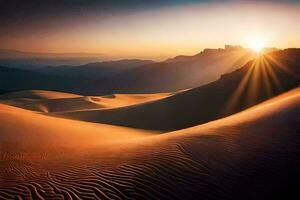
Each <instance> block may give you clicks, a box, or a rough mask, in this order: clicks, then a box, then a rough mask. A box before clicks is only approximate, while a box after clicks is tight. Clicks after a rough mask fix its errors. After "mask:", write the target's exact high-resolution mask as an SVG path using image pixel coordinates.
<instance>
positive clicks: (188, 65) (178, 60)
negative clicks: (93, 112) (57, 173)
mask: <svg viewBox="0 0 300 200" xmlns="http://www.w3.org/2000/svg"><path fill="white" fill-rule="evenodd" d="M255 56H256V55H255V54H254V53H253V51H251V50H249V49H245V48H242V47H239V46H230V45H226V46H225V48H224V49H205V50H204V51H202V52H200V53H199V54H196V55H194V56H177V57H175V58H172V59H168V60H166V61H164V62H158V63H151V64H147V65H144V66H143V67H138V68H134V69H132V70H127V71H124V72H123V73H121V74H118V75H116V76H114V77H109V78H107V79H106V80H103V79H99V80H96V81H94V82H93V83H92V84H90V83H89V85H86V88H87V90H86V91H87V93H91V94H93V93H98V92H99V91H101V93H102V94H103V93H104V94H110V93H154V92H170V91H177V90H181V89H186V88H193V87H198V86H200V85H203V84H205V83H209V82H211V81H214V80H217V79H218V78H219V77H220V76H221V74H224V73H228V72H231V71H233V70H235V69H237V68H239V67H241V66H243V65H244V64H245V63H247V62H248V61H250V60H252V59H254V58H255ZM94 85H97V86H98V87H97V89H96V88H94V87H93V86H94Z"/></svg>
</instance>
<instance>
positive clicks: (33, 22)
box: [0, 1, 300, 59]
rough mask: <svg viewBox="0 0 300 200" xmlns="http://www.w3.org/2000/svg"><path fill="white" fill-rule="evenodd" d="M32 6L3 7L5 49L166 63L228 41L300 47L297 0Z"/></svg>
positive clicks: (0, 35) (0, 44)
mask: <svg viewBox="0 0 300 200" xmlns="http://www.w3.org/2000/svg"><path fill="white" fill-rule="evenodd" d="M32 2H33V3H31V4H30V3H28V4H29V5H27V6H26V8H25V11H24V9H23V10H21V9H19V8H18V6H15V7H14V6H13V5H14V4H13V3H12V4H11V5H4V6H3V7H2V9H1V11H3V12H4V13H3V12H2V14H1V20H0V23H1V28H0V48H1V49H17V50H21V51H30V52H51V53H62V52H63V53H68V52H86V53H101V54H105V57H106V58H107V59H111V58H118V59H119V58H148V59H165V58H167V57H172V56H175V55H179V54H187V55H192V54H195V53H197V52H199V51H200V50H202V49H203V48H219V47H223V45H224V44H239V45H243V46H245V47H250V46H251V42H252V41H253V40H256V39H259V40H263V41H264V44H265V46H268V47H278V48H287V47H297V46H299V45H300V27H299V26H298V25H299V21H300V4H299V3H297V2H292V1H290V2H288V1H285V2H284V3H279V2H277V1H276V2H272V1H264V2H259V3H258V2H250V1H248V2H242V1H230V2H228V1H226V2H220V1H210V2H203V1H185V2H187V3H182V1H176V2H174V1H172V2H170V1H159V2H158V1H154V2H153V3H151V2H147V1H139V2H138V3H137V2H134V1H128V2H129V3H127V2H126V3H124V2H123V3H120V2H116V1H112V2H106V1H99V2H93V1H90V2H91V3H88V2H85V3H83V2H81V6H77V7H76V5H77V4H79V3H78V2H76V3H77V4H76V3H74V5H73V6H68V4H67V3H66V2H67V1H62V3H61V4H56V5H53V6H51V2H50V3H45V5H41V4H37V3H34V1H32ZM79 2H80V1H79ZM22 6H23V7H24V5H22ZM22 6H20V7H22ZM26 9H27V10H26ZM32 11H34V12H32Z"/></svg>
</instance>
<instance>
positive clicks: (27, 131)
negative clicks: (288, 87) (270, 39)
mask: <svg viewBox="0 0 300 200" xmlns="http://www.w3.org/2000/svg"><path fill="white" fill-rule="evenodd" d="M299 115H300V88H298V89H296V90H293V91H290V92H289V93H286V94H284V95H282V96H279V97H277V98H275V99H272V100H270V101H268V102H265V103H263V104H260V105H257V106H256V107H254V108H252V109H249V110H246V111H243V112H241V113H238V114H236V115H233V116H230V117H227V118H224V119H221V120H217V121H213V122H210V123H207V124H204V125H200V126H195V127H192V128H188V129H184V130H180V131H176V132H169V133H165V134H153V133H152V132H145V131H140V130H134V129H127V128H121V127H115V126H106V125H100V124H92V123H86V122H79V121H72V120H66V119H61V118H54V117H48V116H43V115H39V114H36V113H33V112H30V111H26V110H22V109H19V108H14V107H11V106H7V105H1V109H0V121H1V124H0V130H1V133H0V134H1V140H0V144H1V145H0V147H1V165H0V198H2V199H17V198H19V199H21V198H23V199H30V198H33V199H199V198H200V199H274V198H275V197H277V198H281V199H284V198H286V197H287V196H286V195H287V194H289V195H295V194H297V191H298V189H297V187H296V186H297V183H298V181H299V178H300V173H299V170H298V169H299V166H300V161H299V155H300V136H299V134H298V133H299V130H300V126H299V124H300V121H299V120H300V118H299ZM2 122H3V123H2Z"/></svg>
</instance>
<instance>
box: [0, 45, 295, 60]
mask: <svg viewBox="0 0 300 200" xmlns="http://www.w3.org/2000/svg"><path fill="white" fill-rule="evenodd" d="M226 46H229V47H230V46H231V47H238V48H239V47H241V48H242V49H245V50H249V51H252V52H254V53H255V49H253V48H252V47H244V46H242V45H238V44H237V45H234V44H224V45H223V46H222V47H216V48H210V47H205V48H203V49H199V50H198V51H196V52H195V53H192V54H180V53H179V54H176V55H172V56H170V57H162V58H153V57H143V56H129V57H126V56H124V57H105V54H104V53H94V52H37V51H36V52H31V51H22V50H18V49H0V51H3V52H14V53H20V54H35V56H38V55H40V56H41V57H38V58H43V56H47V57H48V58H51V57H52V56H53V58H55V56H61V57H62V58H66V59H67V58H73V57H74V58H75V57H78V58H81V57H82V58H84V57H86V58H89V57H90V58H99V59H100V60H99V61H100V62H101V61H103V62H106V61H118V60H131V59H132V60H134V59H138V60H153V61H156V62H162V61H165V60H167V59H172V58H175V57H177V56H195V55H197V54H200V53H203V52H204V51H205V50H209V49H213V50H219V49H222V50H226ZM270 49H277V50H285V49H294V48H293V47H287V48H278V47H267V46H263V47H262V49H261V50H262V52H263V51H266V50H270ZM296 49H298V48H296ZM64 56H65V57H64ZM98 56H99V57H98ZM0 59H7V58H5V57H2V58H0ZM10 59H14V57H11V58H10Z"/></svg>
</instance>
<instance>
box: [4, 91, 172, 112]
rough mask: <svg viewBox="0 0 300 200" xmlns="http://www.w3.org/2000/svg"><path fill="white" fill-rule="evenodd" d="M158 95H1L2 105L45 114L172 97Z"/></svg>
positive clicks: (27, 92)
mask: <svg viewBox="0 0 300 200" xmlns="http://www.w3.org/2000/svg"><path fill="white" fill-rule="evenodd" d="M171 95H173V94H171V93H157V94H114V95H107V96H80V95H77V94H71V93H62V92H53V91H45V90H27V91H20V92H13V93H8V94H5V95H0V103H2V104H6V105H11V106H15V107H19V108H24V109H27V110H31V111H36V112H43V113H69V112H81V111H99V110H106V109H113V108H121V107H126V106H132V105H138V104H143V103H146V102H151V101H155V100H160V99H163V98H165V97H168V96H171Z"/></svg>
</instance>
